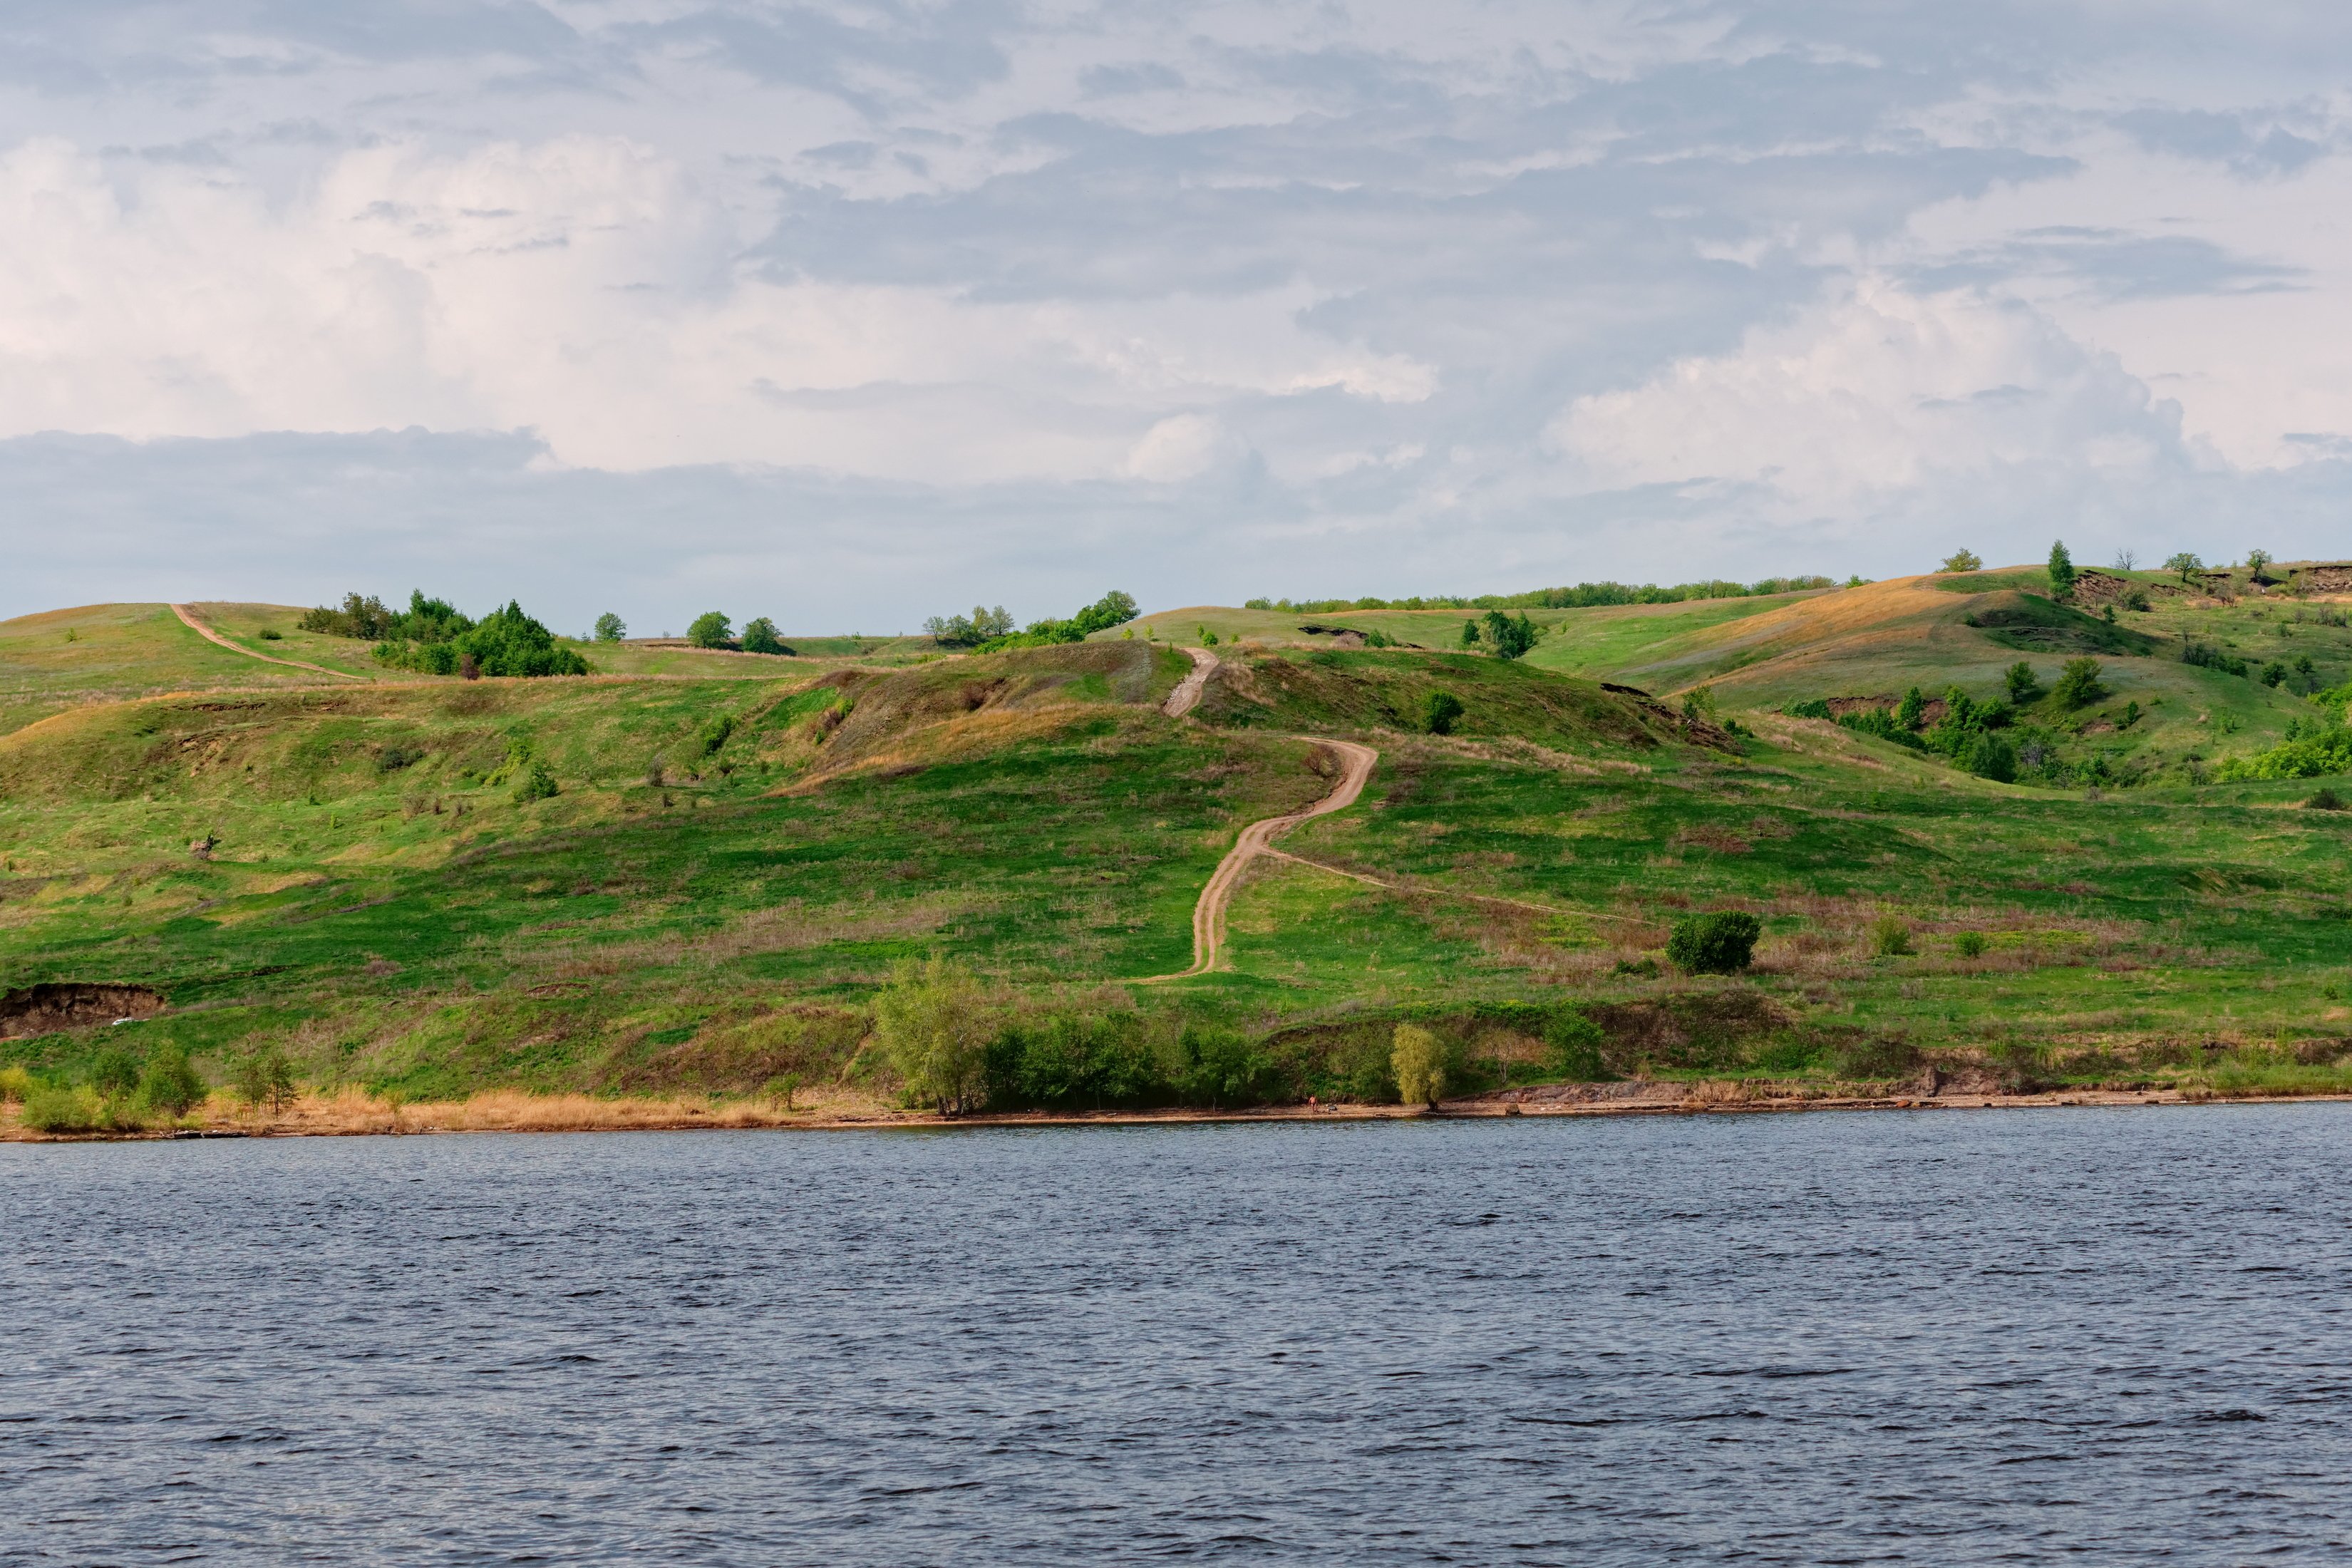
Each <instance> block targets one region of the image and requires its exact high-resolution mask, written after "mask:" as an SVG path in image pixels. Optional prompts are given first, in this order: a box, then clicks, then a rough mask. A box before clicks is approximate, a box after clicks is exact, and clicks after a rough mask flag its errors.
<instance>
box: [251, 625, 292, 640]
mask: <svg viewBox="0 0 2352 1568" xmlns="http://www.w3.org/2000/svg"><path fill="white" fill-rule="evenodd" d="M256 635H257V636H258V637H260V638H261V640H262V641H263V642H284V641H285V640H286V634H285V633H284V632H281V631H279V630H278V628H277V627H276V626H264V627H262V628H261V630H260V631H259V632H258V633H257V634H256Z"/></svg>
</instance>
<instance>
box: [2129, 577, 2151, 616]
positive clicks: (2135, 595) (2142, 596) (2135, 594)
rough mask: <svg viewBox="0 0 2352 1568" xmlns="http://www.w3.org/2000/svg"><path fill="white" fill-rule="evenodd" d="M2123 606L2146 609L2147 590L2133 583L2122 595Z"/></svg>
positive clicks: (2131, 608) (2132, 608) (2130, 608)
mask: <svg viewBox="0 0 2352 1568" xmlns="http://www.w3.org/2000/svg"><path fill="white" fill-rule="evenodd" d="M2124 608H2125V609H2126V610H2142V611H2144V610H2146V609H2147V589H2145V588H2143V587H2141V586H2140V585H2139V584H2137V583H2135V584H2132V587H2131V591H2130V592H2129V593H2127V594H2126V595H2124Z"/></svg>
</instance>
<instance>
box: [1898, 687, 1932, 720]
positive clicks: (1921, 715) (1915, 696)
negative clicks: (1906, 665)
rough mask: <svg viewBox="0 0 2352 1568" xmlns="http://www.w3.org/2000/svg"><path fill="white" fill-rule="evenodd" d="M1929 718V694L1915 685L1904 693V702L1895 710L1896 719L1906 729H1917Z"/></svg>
mask: <svg viewBox="0 0 2352 1568" xmlns="http://www.w3.org/2000/svg"><path fill="white" fill-rule="evenodd" d="M1926 721H1927V693H1926V692H1924V691H1922V690H1920V689H1918V688H1917V687H1916V686H1915V687H1913V688H1912V689H1910V690H1908V691H1906V692H1905V693H1904V694H1903V700H1902V702H1901V703H1900V704H1899V705H1898V706H1897V707H1896V708H1895V722H1896V723H1897V724H1900V725H1901V726H1903V728H1905V729H1906V730H1916V729H1917V728H1918V727H1919V726H1920V725H1921V724H1923V723H1925V722H1926Z"/></svg>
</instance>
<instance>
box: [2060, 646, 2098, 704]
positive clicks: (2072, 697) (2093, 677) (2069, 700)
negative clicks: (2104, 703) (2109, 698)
mask: <svg viewBox="0 0 2352 1568" xmlns="http://www.w3.org/2000/svg"><path fill="white" fill-rule="evenodd" d="M2106 694H2107V689H2106V688H2105V687H2104V686H2102V685H2100V684H2099V661H2098V660H2097V659H2095V658H2070V659H2068V660H2067V661H2066V668H2065V669H2064V670H2063V671H2062V672H2061V673H2060V674H2059V677H2058V693H2057V695H2058V700H2059V701H2061V702H2063V703H2064V704H2065V705H2066V706H2067V707H2069V708H2087V707H2089V706H2090V705H2091V704H2092V703H2094V702H2096V701H2097V700H2099V699H2100V698H2102V697H2105V695H2106Z"/></svg>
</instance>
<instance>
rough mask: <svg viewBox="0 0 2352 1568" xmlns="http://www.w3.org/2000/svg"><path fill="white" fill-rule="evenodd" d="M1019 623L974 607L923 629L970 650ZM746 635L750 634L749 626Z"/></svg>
mask: <svg viewBox="0 0 2352 1568" xmlns="http://www.w3.org/2000/svg"><path fill="white" fill-rule="evenodd" d="M1016 624H1017V623H1015V622H1014V620H1013V616H1012V615H1011V613H1010V612H1008V611H1007V610H1006V609H1005V607H1004V606H1003V605H997V606H996V608H994V609H990V608H989V607H988V606H987V605H973V606H972V607H971V615H969V616H931V617H930V618H929V620H927V621H925V622H924V623H923V630H924V631H925V632H926V633H927V634H928V635H929V637H930V638H931V640H932V641H933V642H936V643H938V644H939V645H940V647H972V646H973V645H974V644H977V643H984V642H992V641H994V640H995V639H996V638H998V637H1011V636H1012V635H1013V630H1014V627H1015V626H1016ZM745 635H746V636H747V637H748V636H749V635H750V628H749V627H746V628H745Z"/></svg>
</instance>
